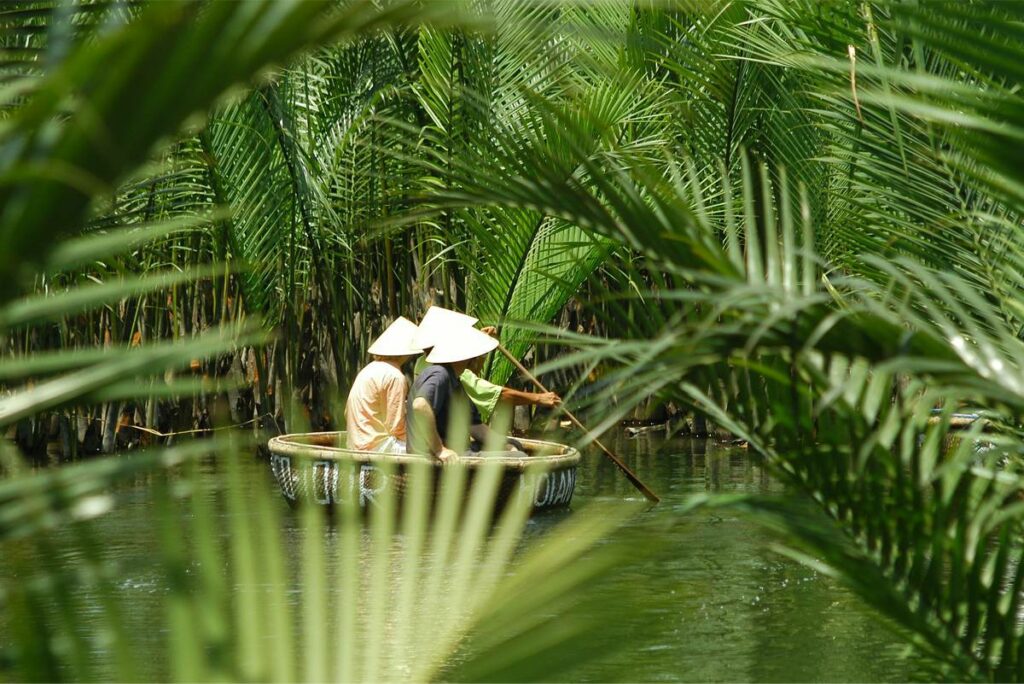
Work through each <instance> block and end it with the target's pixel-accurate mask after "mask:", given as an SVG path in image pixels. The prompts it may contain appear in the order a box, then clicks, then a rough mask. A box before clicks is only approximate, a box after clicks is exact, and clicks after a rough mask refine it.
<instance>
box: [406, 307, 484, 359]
mask: <svg viewBox="0 0 1024 684" xmlns="http://www.w3.org/2000/svg"><path fill="white" fill-rule="evenodd" d="M477 320H478V319H476V318H473V317H472V316H467V315H466V314H464V313H459V312H458V311H452V310H451V309H444V308H441V307H440V306H432V307H430V308H429V309H427V313H426V314H424V316H423V320H422V321H420V327H419V330H418V331H417V332H416V337H415V338H414V339H413V344H415V345H416V346H418V347H420V348H421V349H429V348H430V347H433V346H434V345H435V344H437V342H438V341H439V340H441V339H443V338H444V337H445V336H447V334H448V333H449V332H451V331H452V329H455V328H471V327H473V326H474V325H476V322H477Z"/></svg>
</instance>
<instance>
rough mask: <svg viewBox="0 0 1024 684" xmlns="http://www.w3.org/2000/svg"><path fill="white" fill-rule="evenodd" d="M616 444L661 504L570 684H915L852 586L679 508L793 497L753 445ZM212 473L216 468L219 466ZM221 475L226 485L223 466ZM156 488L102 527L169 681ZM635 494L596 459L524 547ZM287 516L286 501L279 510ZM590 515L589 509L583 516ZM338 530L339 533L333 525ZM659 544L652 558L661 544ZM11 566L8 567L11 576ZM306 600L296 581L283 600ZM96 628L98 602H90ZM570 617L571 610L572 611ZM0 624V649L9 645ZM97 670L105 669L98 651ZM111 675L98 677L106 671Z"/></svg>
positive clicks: (136, 489)
mask: <svg viewBox="0 0 1024 684" xmlns="http://www.w3.org/2000/svg"><path fill="white" fill-rule="evenodd" d="M616 448H617V450H619V451H620V453H621V455H622V456H623V457H624V458H625V459H626V460H627V461H628V462H629V463H630V465H631V466H632V467H633V468H634V469H635V470H636V472H637V473H638V474H639V475H640V477H641V478H642V479H643V480H644V481H645V482H647V483H648V484H649V485H650V486H651V487H652V488H653V489H654V490H655V491H657V492H658V493H659V494H660V495H661V496H662V497H663V502H662V503H661V504H660V505H659V506H657V507H654V508H650V509H647V510H643V511H642V512H640V513H639V514H638V515H636V516H634V517H632V518H631V519H630V521H629V522H628V523H627V524H626V525H625V526H624V527H623V528H621V529H620V530H618V531H617V532H616V534H615V535H614V536H613V537H612V538H610V539H608V540H606V541H605V543H607V544H617V543H618V542H621V541H626V542H634V543H636V542H638V546H639V548H643V549H647V553H646V554H640V556H639V558H638V559H635V560H628V559H627V562H626V563H624V565H623V566H622V568H621V570H620V571H618V572H616V573H614V574H613V575H611V576H609V577H606V578H604V579H602V580H600V581H598V582H596V583H594V584H593V585H592V586H591V587H590V590H589V592H588V595H587V597H586V601H584V602H583V603H582V604H581V605H579V606H578V607H577V608H575V609H574V614H573V615H572V616H571V617H574V618H579V619H585V620H588V621H592V623H593V624H596V625H598V626H599V629H598V630H597V632H596V634H595V635H594V636H593V637H592V638H591V639H590V643H589V646H590V647H592V648H593V649H594V651H595V653H596V654H597V655H596V657H595V658H594V659H593V660H591V661H589V662H588V664H587V665H585V666H583V667H580V668H577V669H574V670H570V671H568V672H561V673H559V674H558V675H557V677H558V679H559V680H571V681H905V680H908V679H914V678H916V677H918V676H920V675H919V674H918V673H919V667H918V664H917V663H915V662H914V660H913V659H908V658H907V657H906V655H905V648H904V647H903V645H902V643H901V642H900V641H899V640H898V639H897V638H896V637H895V636H893V635H892V633H891V632H890V631H889V630H888V629H887V628H885V627H884V626H883V625H882V624H881V623H880V622H879V621H878V619H877V618H876V617H874V616H873V614H872V611H871V610H870V609H868V608H866V607H864V606H862V605H861V604H860V602H859V601H858V600H857V599H856V597H854V596H853V595H852V594H850V593H849V592H848V591H846V590H845V589H843V588H841V587H839V586H837V585H836V583H834V582H833V581H831V580H829V579H828V578H825V577H823V576H821V575H818V574H816V573H815V572H813V571H811V570H809V569H807V568H805V567H803V566H801V565H798V564H796V563H794V562H791V561H788V560H786V559H785V558H783V557H781V556H779V555H778V554H776V553H775V552H773V551H772V549H771V546H772V544H773V543H775V542H777V541H778V540H777V538H772V537H771V536H770V535H769V534H768V533H767V532H765V531H764V530H763V529H762V528H760V527H759V526H757V524H756V523H754V522H752V521H751V520H748V519H745V518H743V517H738V516H736V515H734V514H732V513H731V512H729V511H724V510H722V509H718V510H714V511H700V510H698V511H696V512H691V513H686V514H682V513H681V509H682V507H683V504H684V502H685V500H686V499H687V497H688V496H690V495H692V494H694V493H703V492H751V493H772V494H777V495H779V496H787V493H786V492H785V491H784V490H783V488H782V487H781V486H780V485H779V484H778V483H777V482H774V481H773V480H772V479H771V478H770V477H769V476H768V475H767V473H766V472H765V470H764V469H763V468H762V467H761V465H760V464H759V463H758V462H757V460H756V459H755V458H752V457H750V456H748V454H747V453H746V451H744V450H742V449H735V448H731V447H725V446H721V445H716V444H714V443H710V442H706V441H692V440H682V439H677V440H670V441H666V440H664V439H660V438H658V437H656V436H641V437H639V438H637V439H634V440H625V439H620V440H618V441H617V442H616ZM265 467H266V465H265V463H263V462H259V461H255V460H254V461H252V462H249V463H247V464H246V468H247V473H246V482H247V492H246V496H254V495H255V492H253V491H251V490H253V489H255V488H256V487H262V486H263V483H262V481H261V480H259V479H257V474H258V472H259V470H260V469H262V468H265ZM211 470H212V466H211ZM213 473H214V476H215V477H219V475H218V474H217V473H216V471H213ZM150 487H151V484H150V483H149V482H148V481H146V480H139V481H136V482H132V483H130V484H128V485H126V486H125V488H124V491H122V492H120V494H121V497H119V498H120V499H121V501H122V504H121V505H120V506H119V507H118V508H117V509H115V510H114V511H113V512H111V513H110V514H108V515H106V516H105V517H103V518H101V519H99V520H97V521H95V523H94V525H93V529H94V530H95V533H96V535H97V537H98V538H99V539H101V540H102V543H103V552H104V555H105V556H106V557H107V558H108V559H110V560H111V561H112V562H116V563H117V564H118V565H119V566H120V569H119V571H118V572H119V573H120V574H119V576H120V577H122V579H121V580H119V584H118V591H119V592H123V596H124V598H125V604H126V605H127V606H128V614H127V615H126V616H125V617H126V619H127V621H128V623H129V628H130V630H131V633H132V634H133V636H134V637H135V638H136V639H137V640H138V643H139V648H140V649H142V651H143V652H146V651H148V650H152V651H153V653H152V655H151V656H149V655H147V657H146V658H145V659H144V660H145V662H146V664H147V668H152V670H151V671H147V672H146V673H145V674H146V675H147V676H152V677H156V678H160V677H163V676H166V674H165V673H166V672H167V670H166V662H165V658H166V656H165V654H164V653H162V652H161V651H162V644H163V643H164V638H165V637H164V635H162V634H160V632H159V630H160V629H161V626H162V624H163V619H164V606H163V598H164V597H165V596H166V594H167V590H166V587H167V580H166V578H165V577H163V576H162V575H161V574H160V573H159V572H158V571H157V570H155V569H154V568H153V567H152V566H151V565H150V563H149V562H148V559H149V558H151V557H153V555H154V551H155V549H156V547H157V544H158V543H159V541H158V537H159V535H158V532H157V530H156V529H154V522H153V515H152V513H153V511H152V506H153V504H152V498H151V495H150ZM638 499H639V496H638V495H637V493H636V492H635V491H634V490H633V489H632V488H631V487H630V485H629V484H628V483H627V482H626V480H625V479H624V478H623V477H622V476H621V475H620V474H618V472H617V471H616V470H615V469H614V467H613V466H611V464H610V463H608V462H607V461H605V459H603V457H601V456H600V455H599V454H590V455H588V457H587V458H586V460H585V464H584V466H583V467H582V468H581V472H580V474H579V483H578V487H577V496H576V499H575V501H574V509H575V510H574V511H570V512H567V513H555V514H549V515H544V516H541V517H538V518H535V519H533V520H531V522H530V523H529V527H528V530H527V537H526V541H525V545H527V546H529V545H530V544H532V543H536V540H537V539H540V538H543V537H544V536H545V534H546V533H547V532H548V530H550V529H551V528H552V526H554V525H556V524H557V523H558V522H560V521H561V520H563V519H564V518H565V517H566V516H572V515H581V514H586V512H585V508H586V506H585V504H587V503H588V502H593V501H604V502H612V503H613V504H614V503H615V502H622V505H623V506H631V507H634V508H635V507H636V502H637V500H638ZM281 506H282V508H284V504H283V500H282V503H281ZM581 511H582V512H581ZM284 521H285V522H284V525H285V529H284V537H283V539H284V543H285V544H287V545H289V546H293V547H296V550H297V545H298V541H297V539H298V521H297V520H296V516H295V515H293V514H290V513H289V514H286V515H285V516H284ZM60 534H61V533H58V534H57V538H56V539H55V540H54V541H55V542H57V543H56V544H55V545H54V547H55V548H57V549H59V550H61V551H59V552H58V553H56V554H55V555H53V556H52V557H51V558H50V559H49V562H50V563H54V564H61V563H74V562H76V561H77V560H78V558H77V556H76V555H77V553H78V551H72V550H68V549H73V548H74V545H72V544H63V543H61V541H67V540H61V538H60ZM328 534H331V533H330V531H328ZM652 549H654V551H653V552H652V551H651V550H652ZM4 566H5V563H4V561H3V559H0V570H2V571H4V572H8V571H9V568H5V567H4ZM287 595H288V598H289V600H290V601H293V602H295V603H298V601H299V600H300V596H301V592H300V590H299V587H298V586H294V587H291V588H290V589H289V591H288V593H287ZM78 611H79V612H80V614H84V615H85V616H86V617H85V618H84V619H85V620H86V621H88V620H89V619H99V616H100V614H101V612H100V610H99V607H98V606H96V605H94V604H93V603H92V602H90V601H89V600H88V599H87V598H85V599H83V600H82V601H81V603H80V605H79V606H78ZM562 617H565V616H562ZM2 623H3V618H2V616H0V645H2V644H3V639H4V637H3V631H2V627H3V624H2ZM96 660H97V663H96V665H97V670H98V674H99V675H101V676H102V675H103V673H104V672H106V667H105V666H104V665H103V664H102V662H100V661H102V656H101V655H97V657H96ZM101 678H102V677H101Z"/></svg>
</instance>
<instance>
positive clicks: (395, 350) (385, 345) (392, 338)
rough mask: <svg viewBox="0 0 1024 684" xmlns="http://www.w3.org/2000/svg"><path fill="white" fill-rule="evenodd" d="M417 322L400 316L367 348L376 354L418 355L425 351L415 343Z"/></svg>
mask: <svg viewBox="0 0 1024 684" xmlns="http://www.w3.org/2000/svg"><path fill="white" fill-rule="evenodd" d="M415 336H416V324H415V323H413V322H412V321H410V320H409V319H408V318H405V317H403V316H399V317H398V318H396V319H395V320H394V322H393V323H392V324H391V325H389V326H388V329H387V330H385V331H384V332H382V333H381V334H380V337H378V338H377V339H376V340H374V342H373V344H371V345H370V348H369V349H368V350H367V351H369V352H370V353H371V354H374V355H376V356H416V355H417V354H419V353H420V352H422V351H423V348H422V347H417V346H416V345H415V344H414V343H413V338H414V337H415Z"/></svg>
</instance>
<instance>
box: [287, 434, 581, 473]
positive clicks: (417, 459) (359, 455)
mask: <svg viewBox="0 0 1024 684" xmlns="http://www.w3.org/2000/svg"><path fill="white" fill-rule="evenodd" d="M343 434H345V433H344V431H332V432H299V433H291V434H287V435H279V436H277V437H273V438H271V439H270V441H269V442H267V448H268V449H269V450H270V453H272V454H276V455H278V456H295V457H299V458H316V459H320V460H336V461H344V460H350V461H357V462H359V463H373V462H381V461H387V462H390V463H399V464H404V463H423V462H428V463H431V464H434V465H441V464H440V462H439V461H435V460H433V459H429V458H426V457H424V456H417V455H414V454H386V453H383V452H379V451H356V450H355V449H343V448H341V447H335V446H323V445H319V444H308V443H303V442H301V441H299V440H302V439H306V440H308V439H311V438H318V437H319V438H321V439H331V440H339V439H340V436H341V435H343ZM517 439H518V438H517ZM519 441H520V442H522V443H523V444H524V445H526V446H531V447H534V448H538V449H544V448H545V447H547V448H552V449H557V450H559V451H562V452H563V453H560V454H549V455H547V456H530V457H528V458H515V457H510V456H505V455H504V454H505V453H508V452H501V451H490V452H481V454H480V455H477V456H464V457H462V458H460V459H459V461H458V462H459V463H462V464H465V465H470V466H475V465H482V464H484V463H501V464H502V465H505V466H506V467H509V466H511V467H519V468H524V467H526V466H528V465H538V466H542V465H545V466H548V467H568V466H574V465H576V464H577V463H579V461H580V452H579V450H577V449H575V448H574V447H571V446H568V445H565V444H560V443H558V442H548V441H544V440H541V439H519Z"/></svg>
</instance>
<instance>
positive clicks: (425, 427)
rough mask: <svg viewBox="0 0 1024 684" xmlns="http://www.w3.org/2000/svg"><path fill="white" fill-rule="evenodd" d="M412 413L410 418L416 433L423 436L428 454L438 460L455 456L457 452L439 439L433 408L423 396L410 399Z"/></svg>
mask: <svg viewBox="0 0 1024 684" xmlns="http://www.w3.org/2000/svg"><path fill="white" fill-rule="evenodd" d="M412 413H413V415H411V416H410V418H411V419H412V420H415V421H416V434H417V435H422V436H423V437H425V441H426V444H427V450H428V451H429V452H430V455H431V456H433V457H434V458H436V459H438V460H439V461H447V460H448V459H450V458H455V457H456V456H457V454H456V453H455V452H454V451H452V450H451V449H449V448H448V447H446V446H445V445H444V442H442V441H441V435H440V434H439V433H438V432H437V420H436V419H435V418H434V409H432V408H430V402H429V401H427V400H426V399H424V398H423V397H416V398H415V399H413V401H412Z"/></svg>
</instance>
